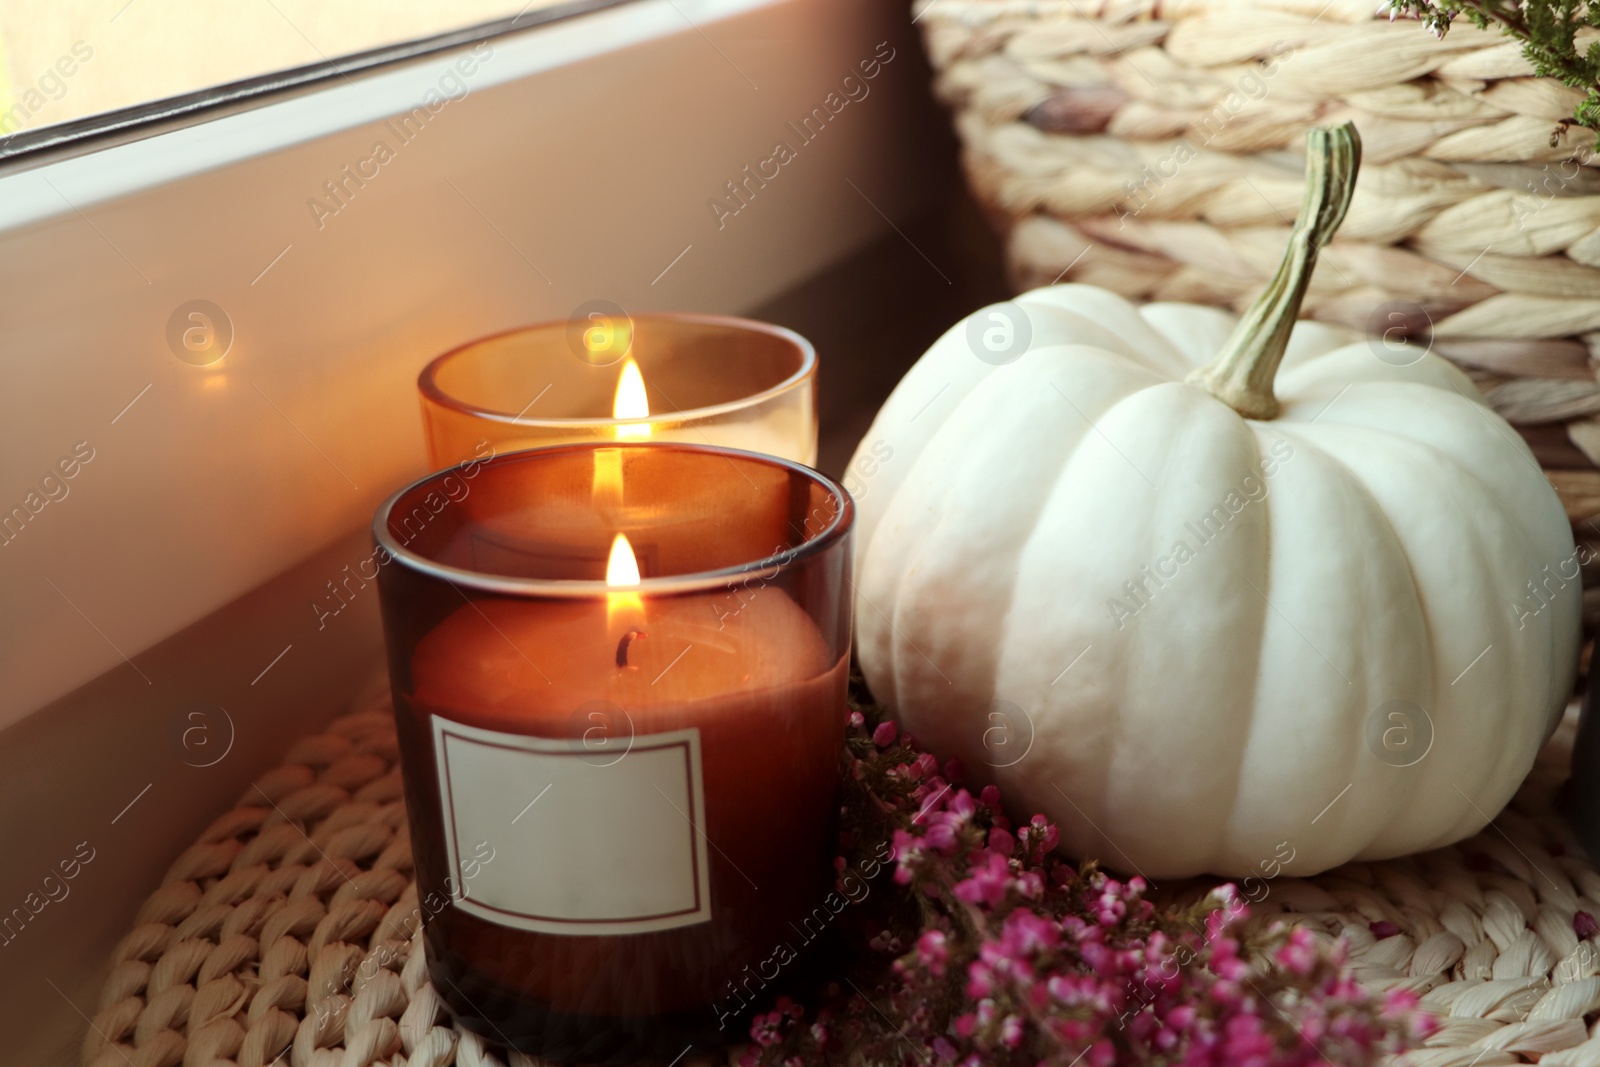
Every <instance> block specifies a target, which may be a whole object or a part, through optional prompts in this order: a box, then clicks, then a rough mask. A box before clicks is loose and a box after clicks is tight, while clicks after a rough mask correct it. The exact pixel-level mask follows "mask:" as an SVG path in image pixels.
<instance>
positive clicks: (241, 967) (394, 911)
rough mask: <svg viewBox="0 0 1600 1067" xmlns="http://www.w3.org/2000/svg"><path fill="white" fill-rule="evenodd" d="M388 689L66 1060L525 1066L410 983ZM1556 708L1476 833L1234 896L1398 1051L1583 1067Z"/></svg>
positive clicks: (159, 944) (1415, 1061) (111, 995)
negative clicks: (1337, 971) (1394, 1038)
mask: <svg viewBox="0 0 1600 1067" xmlns="http://www.w3.org/2000/svg"><path fill="white" fill-rule="evenodd" d="M386 690H387V686H386V685H384V684H382V683H381V682H380V683H379V684H375V685H373V686H370V687H369V688H368V691H367V693H366V695H365V696H364V697H363V698H362V699H360V700H358V701H357V705H356V710H355V712H354V713H353V714H351V715H347V716H345V717H343V718H341V719H338V720H336V721H335V722H333V723H331V724H330V725H329V726H328V728H327V730H326V731H325V732H323V733H320V734H317V735H315V736H312V737H307V738H303V739H301V740H300V741H299V742H298V743H296V744H295V746H294V747H293V749H292V750H291V751H290V752H289V754H288V757H287V759H286V760H285V762H284V764H283V765H282V766H280V767H277V768H275V769H273V770H271V771H269V772H267V773H266V774H265V775H263V776H262V777H261V778H259V779H257V780H256V782H255V784H254V785H252V786H250V787H249V788H248V789H246V790H245V791H244V794H243V795H242V796H241V797H240V798H239V805H238V806H237V807H235V808H234V809H233V810H232V811H229V812H226V813H224V814H222V815H221V816H219V817H218V818H217V819H216V821H215V822H213V823H212V824H211V826H210V827H209V828H207V829H206V830H205V832H204V833H202V834H201V835H200V839H199V840H198V841H196V842H195V844H193V845H192V846H190V847H189V848H188V849H186V850H185V851H184V852H183V853H182V854H181V855H180V856H178V857H177V858H176V859H175V860H174V861H173V863H172V866H171V868H170V869H169V870H168V871H167V874H166V877H165V878H164V879H162V885H161V886H160V888H158V889H156V890H155V892H153V893H152V894H151V895H150V897H149V899H148V900H146V901H145V903H144V905H143V907H141V908H140V909H139V913H138V917H137V918H136V919H135V921H134V926H133V927H132V928H131V929H130V930H129V931H128V933H127V935H126V936H125V937H124V938H123V939H122V941H121V943H120V944H118V945H117V948H116V950H115V951H114V952H113V954H112V958H111V961H110V967H109V970H108V973H107V975H106V979H105V984H104V986H103V987H102V989H101V992H100V998H99V1000H98V1002H97V1003H96V1004H95V1006H94V1009H93V1019H92V1021H91V1022H90V1024H89V1026H88V1027H87V1028H86V1029H85V1032H84V1042H83V1051H82V1059H81V1062H82V1064H83V1067H179V1065H180V1064H181V1065H183V1067H200V1065H210V1064H219V1063H220V1064H222V1065H225V1067H380V1065H381V1067H452V1065H457V1067H536V1064H537V1062H538V1061H536V1060H534V1059H532V1058H531V1057H528V1056H524V1055H521V1054H519V1053H516V1052H508V1051H506V1050H504V1049H498V1048H495V1047H493V1046H492V1045H489V1044H486V1043H485V1042H484V1041H482V1040H480V1039H479V1038H477V1037H475V1036H474V1035H472V1034H471V1033H468V1032H466V1031H464V1030H461V1029H459V1028H457V1027H456V1026H454V1025H453V1024H452V1021H451V1020H450V1018H449V1016H448V1014H447V1012H446V1010H445V1007H444V1002H443V1001H442V1000H441V999H440V997H439V994H438V993H437V992H436V991H435V990H434V989H433V986H432V985H431V984H430V982H429V979H428V972H427V970H426V968H425V966H424V960H423V953H422V946H421V940H420V938H421V931H420V928H419V923H418V917H419V912H418V904H417V900H418V898H417V885H416V882H415V881H414V880H413V876H412V861H411V842H410V838H409V836H408V835H407V832H406V826H407V824H406V814H405V802H404V799H403V797H402V791H401V784H400V769H399V766H398V756H399V746H398V743H397V741H396V739H395V730H394V713H393V711H392V710H391V709H390V705H389V700H388V694H387V691H386ZM1575 720H1576V716H1575V715H1569V716H1568V717H1567V720H1566V722H1565V723H1564V724H1563V725H1562V727H1561V729H1559V730H1558V731H1557V732H1556V735H1555V737H1553V738H1552V739H1551V741H1550V743H1549V744H1548V745H1546V746H1545V750H1544V751H1543V752H1542V753H1541V754H1540V757H1539V761H1538V763H1537V764H1536V765H1535V766H1534V769H1533V772H1532V773H1531V774H1530V775H1529V776H1528V780H1527V781H1526V782H1525V783H1524V784H1523V786H1522V789H1521V790H1520V791H1519V792H1518V794H1517V797H1516V799H1514V800H1513V801H1512V802H1511V805H1510V807H1508V808H1507V809H1506V810H1505V811H1504V812H1502V813H1500V815H1499V817H1498V818H1496V820H1495V822H1494V824H1493V825H1492V826H1489V827H1487V828H1485V829H1484V830H1483V832H1482V833H1480V834H1478V835H1476V836H1475V837H1472V838H1469V839H1467V840H1466V841H1462V842H1459V843H1457V844H1455V845H1452V846H1450V847H1449V848H1444V849H1439V850H1437V851H1434V852H1428V853H1424V854H1422V855H1420V856H1414V857H1411V858H1408V859H1401V860H1389V861H1386V862H1383V863H1354V864H1348V865H1346V866H1344V867H1340V868H1338V869H1336V870H1333V871H1329V872H1327V873H1326V874H1323V875H1320V876H1319V877H1317V878H1311V879H1299V878H1287V877H1285V878H1279V879H1277V880H1275V881H1270V882H1268V883H1266V884H1267V886H1268V892H1267V894H1266V896H1265V897H1256V899H1258V900H1259V901H1260V903H1259V906H1258V919H1259V920H1260V921H1263V922H1265V921H1271V920H1272V919H1274V918H1286V919H1288V920H1290V921H1293V922H1298V923H1303V924H1305V925H1307V926H1308V927H1309V928H1310V929H1311V930H1312V931H1313V933H1315V934H1316V935H1317V936H1319V937H1322V938H1328V939H1332V938H1342V939H1344V941H1345V942H1346V943H1347V944H1348V945H1349V950H1350V962H1351V965H1352V967H1353V969H1354V973H1355V976H1356V977H1357V979H1358V980H1359V981H1361V982H1362V983H1363V984H1364V985H1366V986H1367V987H1368V988H1370V989H1371V990H1373V991H1374V992H1380V991H1383V990H1387V989H1392V988H1394V987H1396V986H1401V987H1404V988H1407V989H1410V990H1412V991H1413V992H1415V993H1416V994H1418V995H1419V996H1420V997H1421V998H1422V1006H1423V1008H1424V1010H1426V1011H1428V1012H1429V1013H1431V1014H1433V1015H1434V1016H1436V1017H1437V1019H1438V1021H1439V1031H1438V1033H1436V1034H1435V1035H1434V1036H1433V1037H1432V1038H1430V1039H1429V1040H1428V1041H1427V1044H1426V1047H1424V1048H1420V1049H1416V1050H1413V1051H1412V1052H1409V1053H1407V1054H1405V1055H1404V1056H1403V1057H1402V1058H1401V1061H1400V1062H1401V1063H1402V1064H1404V1067H1496V1065H1499V1064H1517V1063H1528V1062H1530V1061H1538V1062H1540V1063H1541V1064H1543V1065H1544V1067H1600V943H1597V941H1596V940H1595V939H1594V936H1593V916H1595V915H1600V872H1597V871H1596V870H1595V867H1594V865H1593V864H1592V863H1591V862H1589V860H1587V859H1586V858H1584V856H1583V855H1582V853H1581V851H1580V850H1579V847H1578V844H1577V842H1576V840H1574V838H1573V836H1572V834H1571V833H1570V832H1569V831H1568V829H1567V827H1566V826H1565V824H1564V823H1563V821H1562V820H1561V818H1560V816H1559V815H1557V814H1556V811H1555V801H1556V796H1557V793H1558V790H1559V789H1560V787H1561V784H1562V782H1564V781H1565V780H1566V777H1567V768H1568V765H1569V764H1570V762H1571V746H1572V739H1573V727H1574V725H1575ZM1210 884H1211V883H1209V882H1205V881H1197V882H1191V883H1187V884H1186V885H1184V886H1182V887H1177V886H1169V887H1166V889H1165V890H1164V891H1165V892H1168V893H1170V894H1171V895H1172V896H1174V897H1177V898H1182V899H1194V898H1197V897H1198V896H1199V895H1201V894H1202V893H1203V892H1204V890H1205V889H1206V888H1208V887H1209V885H1210ZM1254 895H1255V894H1254V893H1252V896H1254ZM1591 1030H1592V1031H1593V1032H1594V1036H1592V1037H1591ZM736 1057H737V1051H735V1052H734V1054H733V1056H728V1055H727V1054H726V1053H717V1052H714V1051H711V1050H700V1049H695V1050H693V1051H686V1053H685V1055H684V1056H683V1057H682V1058H681V1059H680V1060H679V1062H678V1063H677V1064H676V1067H713V1064H715V1063H726V1062H732V1060H733V1059H734V1058H736ZM6 1062H7V1063H9V1062H10V1061H6ZM1396 1067H1399V1065H1398V1064H1397V1065H1396Z"/></svg>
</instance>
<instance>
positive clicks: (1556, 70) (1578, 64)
mask: <svg viewBox="0 0 1600 1067" xmlns="http://www.w3.org/2000/svg"><path fill="white" fill-rule="evenodd" d="M1383 10H1387V11H1388V12H1389V13H1390V16H1391V17H1393V16H1394V15H1397V14H1404V15H1410V16H1412V17H1415V18H1418V19H1420V20H1421V21H1422V22H1423V23H1424V24H1425V25H1426V26H1427V27H1428V29H1430V30H1431V31H1433V34H1434V36H1436V37H1441V38H1442V37H1443V36H1444V35H1445V33H1446V31H1448V30H1449V29H1450V24H1451V22H1453V21H1454V20H1455V19H1456V18H1457V16H1463V15H1464V16H1466V18H1467V19H1468V20H1469V21H1470V22H1471V23H1472V24H1473V25H1475V26H1477V27H1478V28H1479V29H1484V30H1486V29H1489V28H1490V27H1499V29H1500V32H1501V33H1503V34H1505V36H1507V37H1512V38H1515V39H1516V40H1518V41H1520V42H1521V43H1522V54H1523V56H1524V57H1525V58H1526V59H1527V60H1528V62H1529V64H1531V65H1532V66H1533V69H1534V72H1535V73H1537V74H1538V75H1540V76H1541V77H1546V78H1554V79H1556V80H1557V81H1559V82H1560V83H1561V84H1563V85H1565V86H1567V87H1568V88H1571V89H1576V90H1577V91H1578V92H1580V93H1582V94H1584V95H1583V100H1582V101H1580V102H1579V104H1578V106H1577V107H1576V108H1575V109H1574V110H1573V114H1572V118H1571V119H1570V120H1567V121H1565V122H1563V123H1562V124H1561V126H1559V127H1557V128H1556V129H1555V130H1553V131H1552V132H1551V135H1550V144H1551V147H1555V145H1556V143H1557V142H1558V140H1559V138H1560V136H1561V134H1562V133H1563V132H1565V128H1566V127H1567V126H1569V125H1576V126H1582V127H1584V128H1586V129H1589V130H1592V131H1595V134H1596V147H1600V42H1594V43H1591V44H1590V45H1589V47H1588V48H1587V49H1585V50H1583V51H1581V52H1580V51H1579V50H1578V40H1577V38H1578V33H1579V31H1581V30H1585V29H1600V3H1589V2H1588V0H1522V2H1521V3H1516V2H1509V3H1508V2H1504V0H1466V2H1465V3H1462V4H1460V5H1459V6H1455V5H1454V4H1447V3H1439V2H1436V0H1391V2H1390V3H1389V4H1388V6H1387V7H1386V8H1385V9H1383Z"/></svg>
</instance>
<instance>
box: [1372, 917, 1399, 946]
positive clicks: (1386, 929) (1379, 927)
mask: <svg viewBox="0 0 1600 1067" xmlns="http://www.w3.org/2000/svg"><path fill="white" fill-rule="evenodd" d="M1367 929H1368V930H1371V931H1372V936H1373V937H1375V938H1377V939H1378V940H1379V941H1382V940H1383V939H1384V938H1386V937H1393V936H1394V935H1395V934H1398V933H1399V932H1400V928H1399V927H1398V926H1396V925H1395V924H1394V923H1392V922H1390V921H1389V920H1388V919H1379V920H1378V921H1377V922H1374V923H1368V924H1367Z"/></svg>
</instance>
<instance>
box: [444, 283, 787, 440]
mask: <svg viewBox="0 0 1600 1067" xmlns="http://www.w3.org/2000/svg"><path fill="white" fill-rule="evenodd" d="M816 371H817V358H816V352H815V351H814V350H813V349H812V347H811V344H810V342H808V341H807V340H806V339H805V338H803V337H801V336H800V335H799V334H797V333H794V332H793V331H791V330H786V329H783V328H782V327H779V326H772V325H769V324H767V323H761V322H754V321H751V320H749V319H737V318H730V317H727V316H720V315H679V314H659V315H635V316H631V317H630V316H627V315H624V314H621V313H620V312H591V313H586V314H582V315H579V316H576V317H575V318H574V319H573V320H571V321H568V322H550V323H544V324H543V325H539V326H530V327H527V328H525V329H520V330H513V331H511V332H509V333H503V334H497V335H495V336H493V337H486V338H484V339H482V340H479V341H473V342H471V343H470V344H466V345H462V346H461V347H460V348H456V349H453V350H452V351H450V352H446V353H445V354H444V355H442V356H440V357H439V358H438V359H435V360H434V361H433V362H431V363H429V364H428V365H427V367H425V368H423V371H422V374H421V375H420V376H419V377H418V379H417V388H418V389H419V390H420V392H421V394H422V415H423V425H424V428H425V430H426V432H427V440H428V451H429V456H430V457H431V459H432V460H433V465H434V466H435V467H441V468H442V467H446V466H450V465H451V464H455V463H464V462H467V461H469V460H473V459H483V458H485V457H487V456H490V455H497V454H500V453H504V452H510V451H514V450H517V449H522V448H532V447H536V446H539V445H555V444H575V443H583V442H589V443H598V442H605V441H641V440H651V441H678V442H683V443H685V444H701V445H714V446H717V447H722V448H737V449H743V450H745V451H748V452H760V453H765V454H766V455H771V456H777V457H779V458H781V459H792V460H795V461H796V462H799V463H805V464H811V463H814V462H815V461H816V455H817V407H816ZM641 385H642V392H641V391H640V386H641Z"/></svg>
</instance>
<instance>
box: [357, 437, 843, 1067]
mask: <svg viewBox="0 0 1600 1067" xmlns="http://www.w3.org/2000/svg"><path fill="white" fill-rule="evenodd" d="M853 517H854V507H853V505H852V503H851V501H850V499H849V497H848V495H847V494H846V493H845V492H844V491H843V490H842V489H840V488H839V487H838V486H837V485H836V484H834V483H833V482H831V481H829V480H828V479H826V478H824V477H822V476H821V475H818V474H817V473H815V472H814V471H811V470H809V469H807V468H805V467H802V466H800V465H799V464H796V463H792V462H788V461H783V460H778V459H775V458H771V457H766V456H757V455H753V454H750V453H743V452H735V451H729V450H720V449H712V448H707V447H703V446H686V445H672V444H623V445H606V446H594V445H569V446H560V447H552V448H540V449H532V450H529V451H524V452H516V453H510V454H507V455H503V456H499V457H496V458H495V459H492V460H489V461H484V462H474V463H468V464H464V465H461V466H459V467H456V468H453V469H450V470H446V471H441V472H438V473H435V474H432V475H430V476H428V477H427V478H425V479H423V480H422V481H420V482H417V483H416V484H414V485H412V486H410V487H409V488H406V489H404V490H401V491H400V492H399V493H397V494H396V495H395V496H394V497H392V498H390V500H389V501H388V502H387V503H385V504H384V506H383V507H382V508H381V509H380V510H379V512H378V514H377V517H376V519H375V521H374V537H375V540H376V542H377V548H378V558H379V559H380V560H383V561H384V565H383V566H382V567H381V569H380V574H381V577H380V579H379V589H380V595H381V600H382V608H383V618H384V632H385V637H386V641H387V645H388V652H389V669H390V680H391V684H392V686H393V691H394V705H395V714H396V718H397V721H398V726H399V735H400V743H401V755H402V763H403V768H404V774H405V785H406V799H407V804H408V808H409V812H410V819H411V840H412V848H413V851H414V853H415V858H416V870H417V882H418V890H419V894H420V898H421V905H422V910H423V914H424V920H425V923H426V934H425V942H426V945H427V952H428V966H429V970H430V974H431V976H432V978H433V984H434V987H435V988H436V989H437V990H438V991H439V993H440V995H441V996H442V997H444V999H445V1000H446V1001H447V1003H448V1004H449V1005H450V1007H451V1008H452V1009H453V1010H454V1011H455V1012H456V1014H457V1016H458V1018H460V1019H461V1020H462V1021H463V1022H464V1023H465V1025H467V1026H469V1027H471V1028H473V1029H476V1030H478V1031H480V1032H482V1033H483V1034H484V1035H485V1036H486V1037H487V1038H489V1039H490V1040H493V1041H496V1042H499V1043H504V1044H511V1045H513V1046H515V1047H518V1048H521V1049H523V1050H524V1051H528V1052H532V1053H535V1054H538V1055H541V1056H544V1057H546V1058H547V1059H549V1060H552V1061H556V1062H581V1063H600V1062H609V1063H625V1062H632V1061H635V1060H639V1059H650V1058H656V1057H659V1058H661V1059H663V1060H670V1059H671V1058H672V1057H673V1056H675V1055H678V1054H679V1053H680V1052H682V1050H683V1049H684V1048H685V1046H686V1045H688V1044H691V1043H693V1044H697V1045H701V1046H702V1047H703V1045H704V1043H707V1042H711V1041H717V1040H734V1039H737V1038H738V1037H740V1036H741V1033H742V1032H743V1031H742V1028H741V1026H739V1025H732V1026H730V1025H729V1019H728V1017H727V1014H728V1013H727V1010H726V1008H725V1007H718V1006H717V1005H718V1002H723V1004H724V1005H725V1004H726V1003H727V1002H728V996H729V991H730V989H732V988H734V986H733V983H734V981H735V980H736V979H737V978H738V977H739V976H740V975H741V973H742V972H744V971H745V970H746V968H748V967H753V966H755V965H756V964H757V963H758V962H759V961H762V960H768V959H771V958H772V955H773V950H774V947H775V946H778V945H781V944H783V943H785V942H789V941H792V940H794V936H795V935H794V933H793V930H794V929H795V927H791V926H790V924H791V923H799V922H800V921H802V919H803V917H804V916H806V915H807V914H809V913H810V912H812V910H813V909H814V908H816V906H817V905H818V903H819V901H821V900H822V899H823V898H824V897H825V896H826V895H827V894H828V892H829V891H830V890H831V889H832V887H833V869H832V865H831V858H832V856H833V853H834V848H833V845H834V840H833V835H834V834H835V832H836V830H835V826H834V818H835V814H836V807H835V805H836V799H835V790H836V785H837V775H838V767H839V758H840V750H841V747H842V744H843V731H844V721H845V715H846V711H845V687H846V682H847V673H848V669H849V667H848V665H849V649H850V610H849V603H850V602H849V597H848V595H847V588H848V583H849V566H850V543H849V542H850V535H851V525H852V522H853ZM769 977H770V976H769ZM738 1021H739V1020H734V1022H735V1023H737V1022H738Z"/></svg>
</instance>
